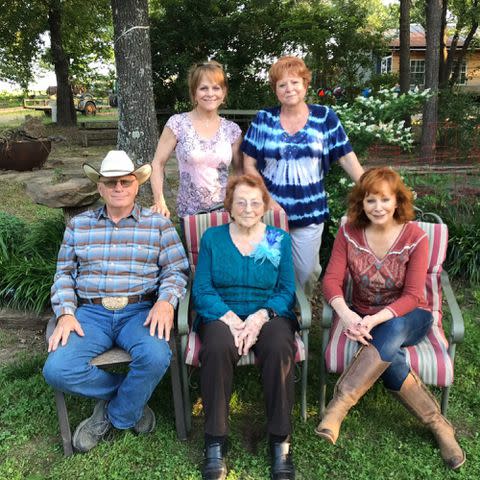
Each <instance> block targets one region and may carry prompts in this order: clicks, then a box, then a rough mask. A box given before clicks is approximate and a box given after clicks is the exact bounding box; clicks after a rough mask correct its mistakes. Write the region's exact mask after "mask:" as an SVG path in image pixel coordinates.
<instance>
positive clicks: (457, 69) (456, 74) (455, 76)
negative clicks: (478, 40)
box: [449, 21, 478, 87]
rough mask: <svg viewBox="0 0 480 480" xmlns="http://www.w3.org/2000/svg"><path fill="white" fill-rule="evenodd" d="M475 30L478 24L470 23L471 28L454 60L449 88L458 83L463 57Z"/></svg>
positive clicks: (475, 22)
mask: <svg viewBox="0 0 480 480" xmlns="http://www.w3.org/2000/svg"><path fill="white" fill-rule="evenodd" d="M477 28H478V22H477V21H474V22H473V23H472V26H471V27H470V30H469V32H468V35H467V37H466V38H465V41H464V43H463V45H462V49H461V50H460V52H459V53H458V55H457V58H456V59H455V63H454V67H453V71H452V74H451V76H450V81H449V85H450V86H451V87H453V86H454V85H455V83H456V82H458V79H459V77H460V70H461V68H462V63H463V60H464V59H465V56H466V55H467V52H468V47H469V46H470V43H471V42H472V40H473V38H474V36H475V33H476V32H477Z"/></svg>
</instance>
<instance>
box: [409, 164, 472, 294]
mask: <svg viewBox="0 0 480 480" xmlns="http://www.w3.org/2000/svg"><path fill="white" fill-rule="evenodd" d="M405 181H406V183H407V184H408V185H409V186H410V187H411V188H413V190H414V191H418V192H419V196H418V198H417V200H416V202H415V204H416V205H417V207H419V208H420V209H421V210H423V211H424V212H433V213H436V214H437V215H439V216H440V217H441V218H442V220H443V221H444V222H445V223H446V224H447V226H448V250H447V258H446V261H445V267H446V268H447V269H448V273H449V274H450V275H451V276H453V277H457V278H460V279H463V280H466V281H468V282H471V283H472V284H477V285H480V269H479V268H478V266H479V265H480V201H479V200H478V199H476V198H475V197H473V196H472V197H471V198H468V197H466V196H464V195H461V196H459V194H458V192H455V191H454V190H453V187H452V178H451V176H449V175H446V174H429V175H421V176H419V175H406V176H405ZM425 188H426V189H427V191H428V193H426V194H422V193H421V192H422V191H424V189H425Z"/></svg>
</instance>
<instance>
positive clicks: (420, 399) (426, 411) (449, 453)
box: [391, 372, 465, 470]
mask: <svg viewBox="0 0 480 480" xmlns="http://www.w3.org/2000/svg"><path fill="white" fill-rule="evenodd" d="M391 393H392V394H394V395H395V396H396V397H397V398H398V399H399V400H400V402H401V403H403V405H405V407H406V408H407V409H408V410H409V411H410V412H412V413H413V414H414V415H415V416H416V417H417V418H418V419H419V420H420V422H422V423H423V424H424V425H425V426H427V427H428V428H429V429H430V430H431V432H432V433H433V435H434V437H435V439H436V440H437V443H438V446H439V448H440V455H441V456H442V458H443V460H444V461H445V463H446V464H447V466H448V467H450V468H452V469H453V470H456V469H457V468H460V467H461V466H462V465H463V464H464V463H465V452H464V451H463V450H462V449H461V448H460V445H459V444H458V442H457V440H456V439H455V429H454V428H453V426H452V424H451V423H450V422H449V421H448V420H447V419H446V418H445V417H444V416H443V415H442V413H441V411H440V407H439V405H438V403H437V400H436V399H435V397H434V396H433V395H432V393H431V392H430V390H428V388H427V387H426V386H425V385H424V384H423V382H422V381H421V380H420V378H419V377H418V376H417V375H416V374H415V373H413V372H410V373H409V374H408V376H407V378H406V379H405V381H404V382H403V384H402V387H401V388H400V390H399V391H398V392H397V391H393V390H391Z"/></svg>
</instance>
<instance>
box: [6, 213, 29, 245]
mask: <svg viewBox="0 0 480 480" xmlns="http://www.w3.org/2000/svg"><path fill="white" fill-rule="evenodd" d="M26 230H27V225H26V223H25V222H24V221H23V220H21V219H19V218H18V217H15V216H14V215H9V214H8V213H5V212H0V241H1V242H2V243H3V246H4V248H6V249H7V250H8V251H13V250H14V249H15V248H16V247H18V245H20V244H21V242H22V239H23V238H25V234H26Z"/></svg>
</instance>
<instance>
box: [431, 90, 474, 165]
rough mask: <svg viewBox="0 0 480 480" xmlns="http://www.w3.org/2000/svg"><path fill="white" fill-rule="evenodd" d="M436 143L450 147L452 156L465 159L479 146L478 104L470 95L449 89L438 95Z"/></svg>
mask: <svg viewBox="0 0 480 480" xmlns="http://www.w3.org/2000/svg"><path fill="white" fill-rule="evenodd" d="M438 105H439V112H438V117H439V122H440V124H439V131H438V136H439V139H438V143H439V145H440V146H442V147H450V148H452V149H454V150H455V151H454V152H452V154H455V153H456V154H457V155H460V156H461V157H462V158H467V157H468V156H469V155H470V153H471V150H472V148H473V147H475V146H476V147H479V146H480V132H479V129H478V126H479V125H480V104H479V103H478V97H477V96H475V95H472V94H468V93H463V92H456V91H452V90H450V89H448V90H444V91H441V92H440V94H439V103H438Z"/></svg>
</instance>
